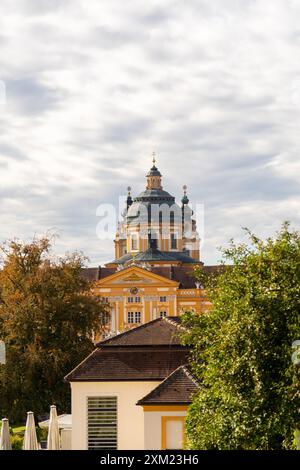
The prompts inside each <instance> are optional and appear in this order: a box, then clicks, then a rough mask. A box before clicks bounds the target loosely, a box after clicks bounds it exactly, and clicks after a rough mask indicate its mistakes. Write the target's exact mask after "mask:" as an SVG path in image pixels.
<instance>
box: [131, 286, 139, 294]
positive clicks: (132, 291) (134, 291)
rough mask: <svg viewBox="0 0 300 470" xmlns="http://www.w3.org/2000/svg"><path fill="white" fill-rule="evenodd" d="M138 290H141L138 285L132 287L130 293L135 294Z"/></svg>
mask: <svg viewBox="0 0 300 470" xmlns="http://www.w3.org/2000/svg"><path fill="white" fill-rule="evenodd" d="M138 291H139V290H138V288H137V287H132V288H131V289H130V294H134V295H135V294H137V293H138Z"/></svg>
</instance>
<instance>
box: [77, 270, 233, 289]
mask: <svg viewBox="0 0 300 470" xmlns="http://www.w3.org/2000/svg"><path fill="white" fill-rule="evenodd" d="M116 270H117V269H116V268H106V267H100V266H99V267H98V268H84V269H83V270H82V275H83V276H84V277H85V278H86V279H87V280H88V281H98V280H99V279H104V278H105V277H107V276H110V275H111V274H114V273H115V272H116ZM223 270H224V266H223V265H220V266H218V265H216V266H203V271H204V272H205V273H207V274H220V273H221V272H222V271H223ZM151 272H153V273H154V274H158V275H159V276H162V277H165V278H166V279H171V280H173V281H177V282H179V283H180V285H179V288H181V289H191V288H195V287H196V285H195V278H194V277H193V272H194V269H193V266H161V267H158V266H153V267H152V268H151Z"/></svg>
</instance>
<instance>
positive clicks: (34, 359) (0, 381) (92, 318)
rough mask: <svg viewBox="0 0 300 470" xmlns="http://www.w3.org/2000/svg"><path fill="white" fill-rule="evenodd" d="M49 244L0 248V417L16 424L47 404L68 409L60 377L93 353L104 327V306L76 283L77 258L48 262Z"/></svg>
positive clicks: (79, 257)
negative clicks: (0, 347) (1, 347)
mask: <svg viewBox="0 0 300 470" xmlns="http://www.w3.org/2000/svg"><path fill="white" fill-rule="evenodd" d="M50 249H51V242H50V240H49V238H43V239H40V240H35V241H33V242H32V243H29V244H25V243H22V242H18V241H12V242H9V243H8V244H5V245H4V246H2V253H3V265H2V269H1V271H0V339H2V340H4V342H5V345H6V359H7V362H6V364H5V365H1V366H0V413H1V414H2V415H7V416H8V417H9V418H10V421H11V422H13V421H19V420H24V419H25V417H26V412H27V411H29V410H33V411H34V412H35V413H37V414H41V413H45V412H47V411H48V410H49V405H51V404H52V403H55V404H56V405H57V406H58V409H59V410H60V411H68V410H69V407H70V390H69V388H70V387H69V384H66V383H64V381H63V378H64V376H65V374H66V373H68V372H69V371H70V370H72V369H73V368H74V366H75V365H77V364H78V363H79V362H80V361H81V360H82V359H83V358H84V357H85V356H86V355H87V354H89V353H90V352H91V351H92V350H93V347H94V346H93V342H92V337H93V335H94V334H99V333H100V331H101V329H102V328H103V327H104V325H105V323H106V322H107V320H108V313H107V311H106V307H105V305H104V304H103V303H102V302H101V301H100V300H99V299H97V298H95V297H93V296H92V295H91V290H90V289H91V285H90V283H89V282H87V281H86V280H85V279H84V278H83V276H82V274H81V273H82V267H83V265H84V262H85V258H84V257H83V256H82V255H81V254H77V253H75V254H71V255H66V256H65V257H62V258H60V259H58V260H53V259H52V257H51V252H50Z"/></svg>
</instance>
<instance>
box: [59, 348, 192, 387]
mask: <svg viewBox="0 0 300 470" xmlns="http://www.w3.org/2000/svg"><path fill="white" fill-rule="evenodd" d="M188 354H189V350H188V349H187V348H176V347H171V348H170V349H166V348H165V349H156V348H155V349H152V348H145V349H139V350H137V349H136V348H123V347H119V348H103V349H100V348H98V349H96V350H95V351H94V352H93V353H92V354H91V355H90V356H88V357H87V358H86V359H85V360H84V361H83V362H81V364H79V365H78V366H77V367H76V368H75V369H74V370H73V371H72V372H70V373H69V374H68V375H67V376H66V377H65V380H66V381H69V382H76V381H79V382H84V381H92V382H101V381H131V380H133V381H140V380H142V381H145V380H149V381H150V380H163V379H164V378H165V377H167V376H168V375H170V374H171V373H172V372H173V371H174V370H175V369H177V368H178V367H179V366H180V365H183V364H185V363H186V362H187V359H188Z"/></svg>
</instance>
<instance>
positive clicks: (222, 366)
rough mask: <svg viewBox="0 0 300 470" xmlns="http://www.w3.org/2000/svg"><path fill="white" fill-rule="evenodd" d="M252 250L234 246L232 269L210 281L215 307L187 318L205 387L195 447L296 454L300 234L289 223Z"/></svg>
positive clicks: (190, 427)
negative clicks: (295, 354)
mask: <svg viewBox="0 0 300 470" xmlns="http://www.w3.org/2000/svg"><path fill="white" fill-rule="evenodd" d="M247 233H248V234H249V237H250V241H251V243H250V246H247V245H244V244H243V245H236V244H235V243H234V242H233V241H232V242H231V244H230V246H229V248H228V249H226V250H223V255H224V259H225V260H227V261H230V262H231V263H232V265H231V266H224V269H223V271H222V273H221V274H220V275H219V276H218V277H216V278H214V279H208V278H206V279H205V276H204V274H203V272H202V271H201V268H199V269H198V270H197V272H196V277H198V279H199V280H201V282H202V283H203V282H204V283H206V285H207V291H208V296H209V298H210V300H211V302H212V307H211V309H209V310H208V311H207V312H205V313H204V314H203V315H195V314H193V313H187V314H186V315H185V318H184V321H185V323H186V325H188V326H189V327H190V330H189V332H188V333H186V334H185V336H184V342H185V343H186V344H190V345H191V346H192V358H191V366H192V369H193V372H194V374H195V375H196V376H197V377H198V379H199V382H200V389H199V392H198V393H197V394H196V395H195V397H194V399H193V403H192V405H191V407H190V409H189V413H188V418H187V433H188V442H189V446H190V448H193V449H282V448H292V446H293V440H294V432H295V430H296V429H297V428H298V429H300V415H299V412H300V367H299V365H298V366H297V365H296V364H295V361H294V362H293V361H292V358H291V357H292V354H293V343H294V344H295V341H296V340H299V339H300V235H299V233H298V232H296V231H290V229H289V225H288V224H287V223H286V224H284V225H283V227H282V229H281V230H280V232H279V233H278V234H277V237H276V238H275V239H271V238H269V239H268V240H266V241H263V240H261V239H259V238H258V237H256V236H255V235H254V234H252V233H250V232H249V231H247Z"/></svg>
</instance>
